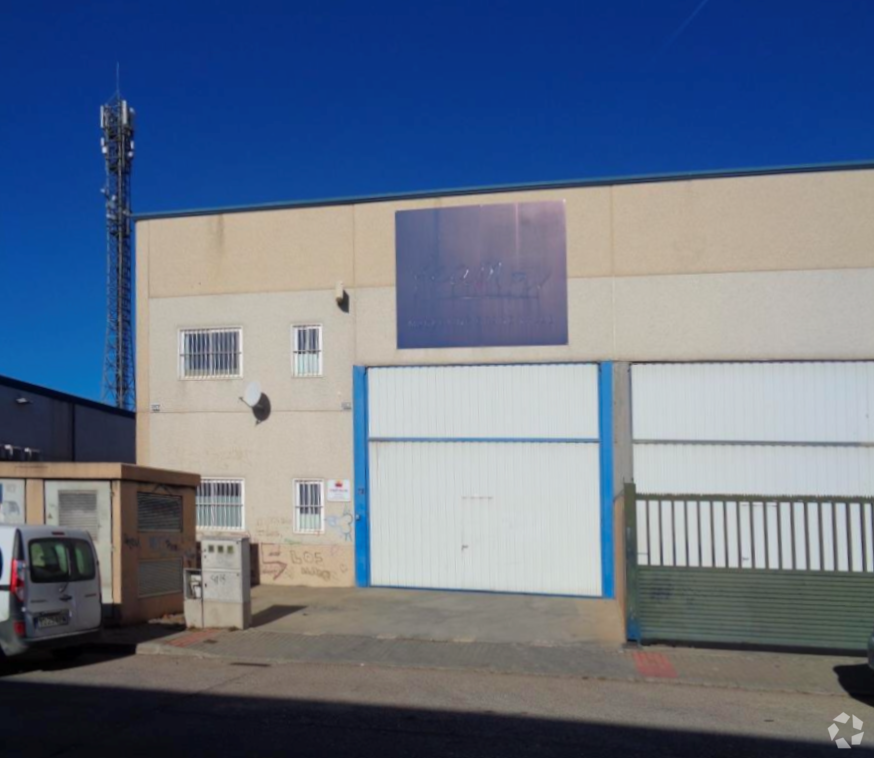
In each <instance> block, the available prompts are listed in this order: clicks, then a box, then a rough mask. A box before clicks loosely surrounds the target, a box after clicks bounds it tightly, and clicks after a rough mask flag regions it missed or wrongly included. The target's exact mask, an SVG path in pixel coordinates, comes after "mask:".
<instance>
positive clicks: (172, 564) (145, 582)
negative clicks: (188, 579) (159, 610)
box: [137, 558, 182, 597]
mask: <svg viewBox="0 0 874 758" xmlns="http://www.w3.org/2000/svg"><path fill="white" fill-rule="evenodd" d="M137 584H138V595H139V597H153V596H155V595H172V594H175V593H177V592H180V593H181V592H182V560H181V559H178V558H174V559H172V560H166V561H140V563H139V565H138V568H137Z"/></svg>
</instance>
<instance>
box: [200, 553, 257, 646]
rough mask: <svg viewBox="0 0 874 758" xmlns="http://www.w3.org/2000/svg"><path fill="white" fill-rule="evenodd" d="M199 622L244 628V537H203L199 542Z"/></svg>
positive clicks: (248, 616)
mask: <svg viewBox="0 0 874 758" xmlns="http://www.w3.org/2000/svg"><path fill="white" fill-rule="evenodd" d="M200 557H201V571H202V574H201V584H202V590H201V593H202V596H203V625H204V627H206V628H233V629H247V628H248V627H249V626H250V625H251V623H252V595H251V588H250V584H251V574H250V567H249V538H248V537H205V538H204V539H203V542H202V543H201V554H200Z"/></svg>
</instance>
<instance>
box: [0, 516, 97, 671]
mask: <svg viewBox="0 0 874 758" xmlns="http://www.w3.org/2000/svg"><path fill="white" fill-rule="evenodd" d="M101 620H102V611H101V605H100V567H99V565H98V563H97V553H96V551H95V550H94V544H93V543H92V541H91V537H90V535H89V534H88V532H86V531H84V530H82V529H64V528H59V527H56V526H55V527H53V526H5V525H0V650H2V653H3V655H6V656H12V655H20V654H21V653H24V652H26V651H28V650H33V649H49V650H51V651H52V652H53V653H54V654H55V655H56V656H57V657H59V658H68V657H72V656H73V655H75V654H76V653H78V652H80V650H81V646H82V645H83V644H84V643H85V642H89V641H91V640H92V639H93V638H96V637H98V636H99V634H100V627H101Z"/></svg>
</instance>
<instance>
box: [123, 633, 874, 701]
mask: <svg viewBox="0 0 874 758" xmlns="http://www.w3.org/2000/svg"><path fill="white" fill-rule="evenodd" d="M136 652H137V653H139V654H143V655H182V656H194V657H203V658H224V659H228V660H234V661H240V662H246V663H250V664H253V665H257V664H259V663H265V664H266V663H275V662H306V663H334V664H346V665H359V666H389V667H402V668H424V669H458V670H478V671H484V672H490V673H504V674H527V675H543V676H567V677H577V678H584V679H604V680H613V681H649V682H652V681H659V682H664V683H673V684H687V685H702V686H714V687H729V688H741V689H751V690H763V691H783V692H800V693H810V694H820V695H821V694H825V695H845V694H851V695H853V696H856V697H864V698H874V677H872V675H871V672H870V671H869V669H868V666H867V662H866V661H865V660H864V659H862V658H852V657H840V656H822V655H798V654H789V653H767V652H739V651H724V650H700V649H686V648H668V647H647V648H641V649H637V648H625V647H618V646H603V645H597V644H582V645H562V646H538V645H523V644H519V643H490V642H469V643H464V642H428V641H425V640H409V639H390V640H389V639H377V638H374V637H363V636H351V635H344V636H340V635H305V634H287V633H281V632H265V631H261V630H259V629H249V630H246V631H243V632H241V631H223V630H197V631H186V632H181V633H178V634H174V635H171V636H169V637H166V638H163V639H161V640H151V641H146V642H142V643H139V644H137V645H136Z"/></svg>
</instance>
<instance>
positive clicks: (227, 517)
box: [197, 478, 246, 531]
mask: <svg viewBox="0 0 874 758" xmlns="http://www.w3.org/2000/svg"><path fill="white" fill-rule="evenodd" d="M243 490H244V487H243V480H242V479H206V478H204V479H201V481H200V486H199V487H198V488H197V528H198V529H219V530H224V531H227V530H239V529H243V528H245V523H246V520H245V518H244V515H245V513H244V503H243Z"/></svg>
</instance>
